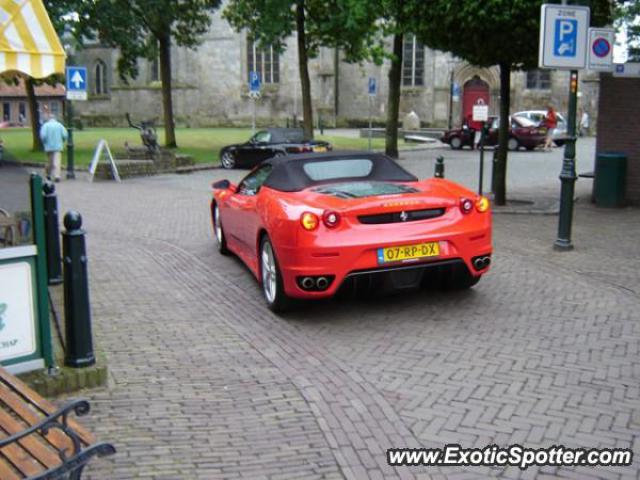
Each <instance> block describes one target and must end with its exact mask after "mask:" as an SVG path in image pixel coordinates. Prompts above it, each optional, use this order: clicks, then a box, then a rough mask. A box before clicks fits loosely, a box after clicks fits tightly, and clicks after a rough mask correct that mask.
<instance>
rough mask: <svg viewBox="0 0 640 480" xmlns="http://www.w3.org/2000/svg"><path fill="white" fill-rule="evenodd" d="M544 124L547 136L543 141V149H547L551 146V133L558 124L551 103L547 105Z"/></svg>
mask: <svg viewBox="0 0 640 480" xmlns="http://www.w3.org/2000/svg"><path fill="white" fill-rule="evenodd" d="M544 126H545V127H547V137H546V139H545V142H544V149H545V150H547V151H549V150H551V147H552V146H553V134H554V133H555V131H556V127H557V126H558V117H557V115H556V111H555V110H554V109H553V106H552V105H549V106H548V107H547V115H546V116H545V117H544Z"/></svg>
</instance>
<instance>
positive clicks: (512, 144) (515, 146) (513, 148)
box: [507, 137, 520, 152]
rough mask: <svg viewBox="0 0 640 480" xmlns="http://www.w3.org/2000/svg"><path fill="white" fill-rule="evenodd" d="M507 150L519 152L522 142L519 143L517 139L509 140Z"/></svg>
mask: <svg viewBox="0 0 640 480" xmlns="http://www.w3.org/2000/svg"><path fill="white" fill-rule="evenodd" d="M507 148H508V149H509V150H511V151H512V152H515V151H516V150H518V149H519V148H520V142H519V141H518V139H517V138H515V137H511V138H510V139H509V141H508V142H507Z"/></svg>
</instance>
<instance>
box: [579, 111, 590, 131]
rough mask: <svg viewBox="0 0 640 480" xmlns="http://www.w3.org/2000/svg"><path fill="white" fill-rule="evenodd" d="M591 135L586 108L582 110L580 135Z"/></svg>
mask: <svg viewBox="0 0 640 480" xmlns="http://www.w3.org/2000/svg"><path fill="white" fill-rule="evenodd" d="M587 135H589V114H588V113H587V111H586V110H582V115H580V136H581V137H586V136H587Z"/></svg>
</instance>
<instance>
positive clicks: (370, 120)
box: [369, 95, 373, 151]
mask: <svg viewBox="0 0 640 480" xmlns="http://www.w3.org/2000/svg"><path fill="white" fill-rule="evenodd" d="M372 103H373V102H372V99H371V95H369V151H371V128H372V127H373V120H372V119H371V117H372V115H373V113H372V112H371V104H372Z"/></svg>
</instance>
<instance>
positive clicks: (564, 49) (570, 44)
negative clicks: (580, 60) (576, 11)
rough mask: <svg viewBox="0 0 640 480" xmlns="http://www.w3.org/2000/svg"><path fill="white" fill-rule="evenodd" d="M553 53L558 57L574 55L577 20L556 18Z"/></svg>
mask: <svg viewBox="0 0 640 480" xmlns="http://www.w3.org/2000/svg"><path fill="white" fill-rule="evenodd" d="M555 31H556V34H555V41H554V42H553V53H554V55H557V56H559V57H575V56H576V46H577V41H578V38H577V37H578V21H577V20H573V19H570V18H557V19H556V25H555Z"/></svg>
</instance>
